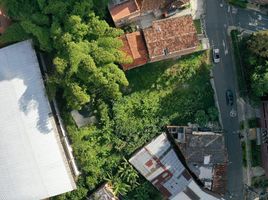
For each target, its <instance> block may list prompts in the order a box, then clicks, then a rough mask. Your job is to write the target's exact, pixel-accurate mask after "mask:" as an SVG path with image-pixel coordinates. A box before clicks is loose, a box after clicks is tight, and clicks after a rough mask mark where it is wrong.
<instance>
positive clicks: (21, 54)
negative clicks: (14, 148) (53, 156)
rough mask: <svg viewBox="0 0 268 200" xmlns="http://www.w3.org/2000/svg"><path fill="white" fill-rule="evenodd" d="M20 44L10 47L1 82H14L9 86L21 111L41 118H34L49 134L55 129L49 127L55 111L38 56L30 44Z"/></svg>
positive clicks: (0, 70)
mask: <svg viewBox="0 0 268 200" xmlns="http://www.w3.org/2000/svg"><path fill="white" fill-rule="evenodd" d="M16 45H19V46H16ZM16 45H13V46H10V47H8V48H9V49H8V50H5V51H6V52H5V58H3V59H1V60H2V62H4V63H2V65H0V82H1V81H8V82H11V83H10V84H9V87H10V90H11V91H12V93H13V94H14V98H17V99H18V104H19V109H20V110H21V111H22V112H23V113H24V114H25V115H28V117H33V118H34V117H36V116H37V119H33V120H34V121H35V120H36V121H37V123H36V127H37V129H38V130H39V131H40V132H41V133H43V134H47V133H49V132H50V131H51V130H52V127H50V126H49V113H50V112H51V110H50V107H49V104H48V100H47V97H46V94H45V88H44V84H43V79H42V76H41V72H40V69H39V64H38V60H37V57H36V54H35V52H34V50H33V47H32V45H31V42H30V41H25V42H22V43H19V44H16ZM13 51H14V52H15V53H16V56H14V53H13ZM10 52H12V53H10ZM10 120H11V119H10Z"/></svg>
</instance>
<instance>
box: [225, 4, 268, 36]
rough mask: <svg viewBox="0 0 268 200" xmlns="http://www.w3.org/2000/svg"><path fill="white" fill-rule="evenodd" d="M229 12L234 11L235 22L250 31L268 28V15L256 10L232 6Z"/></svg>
mask: <svg viewBox="0 0 268 200" xmlns="http://www.w3.org/2000/svg"><path fill="white" fill-rule="evenodd" d="M228 9H229V12H230V13H232V19H233V23H234V24H235V25H236V26H238V27H241V28H242V29H245V30H249V31H259V30H265V29H268V16H267V15H263V14H261V13H258V12H256V11H252V10H247V9H241V8H239V9H237V8H234V7H232V6H230V8H228Z"/></svg>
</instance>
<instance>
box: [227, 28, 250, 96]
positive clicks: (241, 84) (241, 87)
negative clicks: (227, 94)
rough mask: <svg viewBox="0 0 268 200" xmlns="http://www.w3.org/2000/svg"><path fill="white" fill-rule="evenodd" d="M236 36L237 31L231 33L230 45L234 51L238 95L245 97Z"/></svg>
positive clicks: (245, 87)
mask: <svg viewBox="0 0 268 200" xmlns="http://www.w3.org/2000/svg"><path fill="white" fill-rule="evenodd" d="M238 35H239V32H238V31H237V30H233V31H231V38H232V44H233V49H234V57H235V64H236V72H237V81H238V88H239V94H240V95H241V96H245V94H246V91H247V86H246V83H245V79H244V77H243V63H242V61H241V54H240V44H239V38H238Z"/></svg>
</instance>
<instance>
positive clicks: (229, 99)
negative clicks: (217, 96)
mask: <svg viewBox="0 0 268 200" xmlns="http://www.w3.org/2000/svg"><path fill="white" fill-rule="evenodd" d="M225 95H226V104H227V105H229V106H232V105H233V104H234V95H233V92H232V90H226V93H225Z"/></svg>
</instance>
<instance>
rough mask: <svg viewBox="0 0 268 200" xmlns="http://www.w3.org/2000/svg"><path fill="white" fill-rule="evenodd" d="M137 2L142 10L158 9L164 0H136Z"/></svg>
mask: <svg viewBox="0 0 268 200" xmlns="http://www.w3.org/2000/svg"><path fill="white" fill-rule="evenodd" d="M137 2H138V4H139V6H140V8H141V11H142V12H146V11H153V10H157V9H160V8H161V7H163V6H164V4H165V1H164V0H137Z"/></svg>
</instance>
